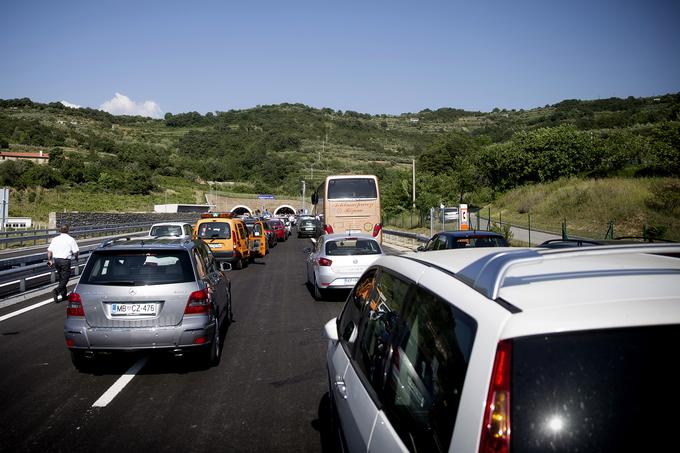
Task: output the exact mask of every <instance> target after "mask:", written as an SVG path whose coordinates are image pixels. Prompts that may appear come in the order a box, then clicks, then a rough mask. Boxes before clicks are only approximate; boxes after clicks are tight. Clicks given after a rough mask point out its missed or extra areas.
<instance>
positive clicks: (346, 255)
mask: <svg viewBox="0 0 680 453" xmlns="http://www.w3.org/2000/svg"><path fill="white" fill-rule="evenodd" d="M312 242H314V248H305V250H304V251H305V253H307V265H306V269H307V283H308V284H310V285H311V286H312V290H313V292H314V298H315V299H317V300H320V299H322V298H323V293H324V291H325V290H327V289H331V288H352V287H354V284H355V283H356V282H357V281H358V280H359V277H361V274H363V273H364V271H365V270H366V269H367V268H368V267H369V266H370V265H372V264H373V263H374V262H375V261H376V260H377V259H378V258H380V257H381V256H383V255H384V253H383V250H382V247H380V244H379V243H378V241H376V240H375V238H374V237H373V236H371V235H369V234H365V233H357V234H352V235H347V234H344V233H334V234H323V235H321V236H319V238H318V239H316V240H314V239H312Z"/></svg>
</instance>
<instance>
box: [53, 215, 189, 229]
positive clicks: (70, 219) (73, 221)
mask: <svg viewBox="0 0 680 453" xmlns="http://www.w3.org/2000/svg"><path fill="white" fill-rule="evenodd" d="M199 217H200V214H198V213H191V212H51V213H50V219H49V226H48V228H57V227H59V226H60V225H63V224H65V223H68V224H69V225H70V226H71V228H81V227H86V226H104V225H131V224H135V223H157V222H190V223H194V222H195V221H196V219H198V218H199Z"/></svg>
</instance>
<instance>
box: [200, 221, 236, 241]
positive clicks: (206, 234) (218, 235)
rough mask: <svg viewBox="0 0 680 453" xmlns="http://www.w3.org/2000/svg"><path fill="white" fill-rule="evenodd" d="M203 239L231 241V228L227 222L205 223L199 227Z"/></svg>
mask: <svg viewBox="0 0 680 453" xmlns="http://www.w3.org/2000/svg"><path fill="white" fill-rule="evenodd" d="M198 237H199V238H201V239H230V238H231V228H230V226H229V224H228V223H226V222H205V223H202V224H200V225H199V226H198Z"/></svg>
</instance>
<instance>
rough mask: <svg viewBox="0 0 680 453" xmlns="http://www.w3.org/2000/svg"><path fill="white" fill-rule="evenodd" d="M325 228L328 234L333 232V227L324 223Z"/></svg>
mask: <svg viewBox="0 0 680 453" xmlns="http://www.w3.org/2000/svg"><path fill="white" fill-rule="evenodd" d="M323 230H324V231H325V232H326V234H333V227H332V226H330V225H324V226H323Z"/></svg>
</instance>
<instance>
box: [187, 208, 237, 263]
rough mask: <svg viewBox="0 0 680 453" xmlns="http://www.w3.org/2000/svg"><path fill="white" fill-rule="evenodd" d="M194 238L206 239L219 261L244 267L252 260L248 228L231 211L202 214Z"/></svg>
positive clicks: (195, 227) (197, 222)
mask: <svg viewBox="0 0 680 453" xmlns="http://www.w3.org/2000/svg"><path fill="white" fill-rule="evenodd" d="M193 236H194V239H202V240H203V241H205V242H206V243H207V244H208V246H209V247H210V250H211V251H212V254H213V256H215V259H216V260H217V261H218V262H227V263H230V264H231V265H232V267H235V268H236V269H243V268H244V267H246V266H247V265H248V262H249V261H250V244H249V241H248V228H247V227H246V224H245V223H244V222H243V220H241V219H237V218H235V217H234V216H233V215H232V214H231V213H230V212H209V213H206V214H201V218H200V219H198V221H196V225H195V226H194V231H193Z"/></svg>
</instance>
